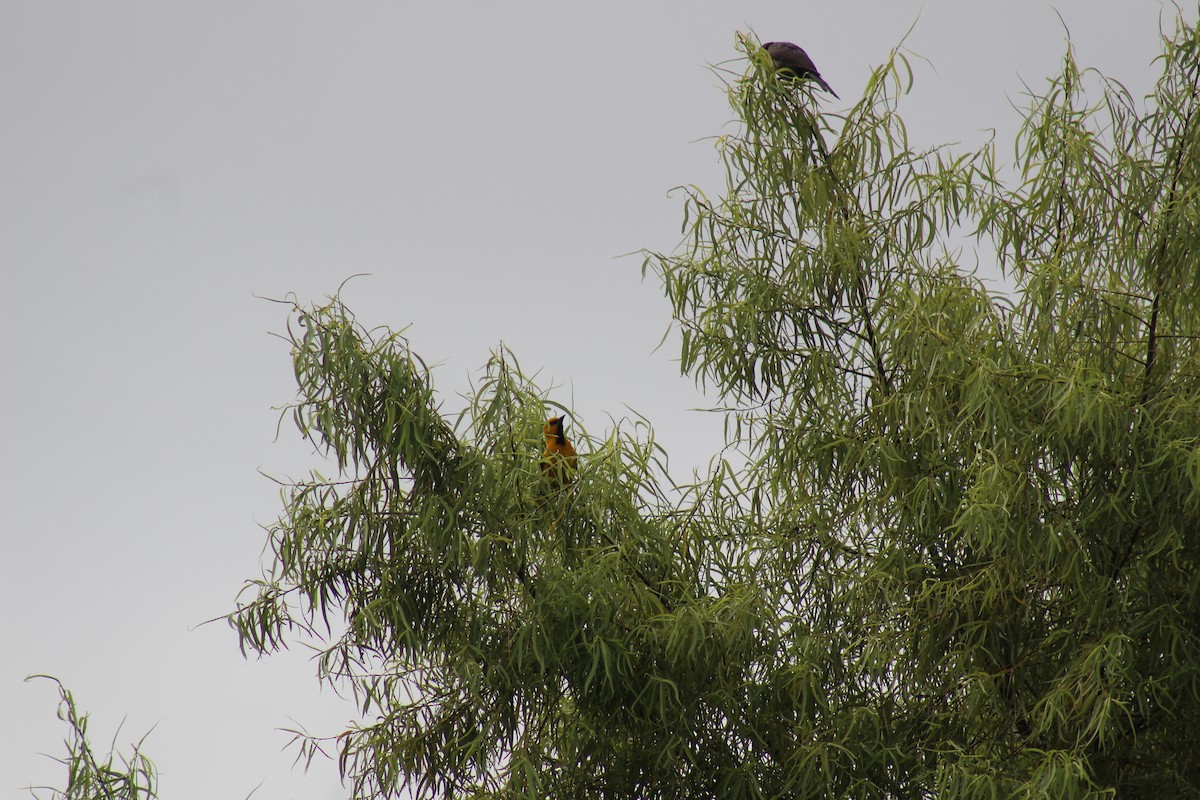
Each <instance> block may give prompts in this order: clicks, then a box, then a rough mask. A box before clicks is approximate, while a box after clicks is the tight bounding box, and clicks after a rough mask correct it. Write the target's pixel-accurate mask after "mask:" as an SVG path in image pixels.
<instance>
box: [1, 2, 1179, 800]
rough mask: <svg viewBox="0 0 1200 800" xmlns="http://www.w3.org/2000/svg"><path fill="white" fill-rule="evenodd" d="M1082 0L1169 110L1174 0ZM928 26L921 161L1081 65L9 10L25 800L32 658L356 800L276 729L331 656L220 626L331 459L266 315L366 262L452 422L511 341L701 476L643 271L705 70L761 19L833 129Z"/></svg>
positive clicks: (1006, 19) (716, 436)
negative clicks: (831, 117) (753, 44)
mask: <svg viewBox="0 0 1200 800" xmlns="http://www.w3.org/2000/svg"><path fill="white" fill-rule="evenodd" d="M1056 7H1057V9H1058V11H1059V13H1061V15H1062V17H1063V18H1064V19H1065V21H1066V24H1067V26H1068V27H1069V29H1070V33H1071V37H1072V39H1073V42H1074V45H1075V48H1076V51H1077V56H1078V58H1079V60H1080V62H1081V63H1083V64H1085V65H1092V66H1095V67H1098V68H1100V69H1101V70H1102V71H1104V72H1105V73H1107V74H1108V75H1110V76H1112V77H1115V78H1117V79H1119V80H1121V81H1122V82H1123V83H1125V85H1126V86H1127V87H1129V89H1130V90H1131V91H1132V92H1133V93H1134V94H1135V96H1141V95H1143V94H1145V93H1146V92H1147V91H1148V90H1149V89H1150V87H1151V86H1152V83H1153V80H1154V79H1155V77H1156V76H1157V75H1158V73H1159V67H1158V65H1156V64H1152V63H1151V62H1152V60H1153V59H1154V57H1155V56H1156V55H1157V54H1158V52H1159V42H1158V31H1159V28H1160V16H1161V19H1162V20H1163V21H1162V25H1163V27H1165V28H1166V29H1168V30H1170V29H1173V27H1174V23H1173V19H1174V15H1175V13H1176V12H1175V10H1174V7H1172V6H1167V7H1166V8H1165V10H1164V7H1163V4H1162V3H1159V2H1157V1H1156V0H1109V1H1107V2H1101V1H1098V0H1069V1H1068V0H1064V1H1063V2H1059V3H1057V4H1056ZM335 9H336V10H335ZM1188 13H1190V14H1192V17H1191V18H1194V14H1195V9H1194V8H1193V9H1191V11H1189V12H1188ZM914 23H915V27H914V29H913V31H912V33H911V34H910V35H909V36H908V39H907V42H906V45H907V47H908V48H910V49H911V50H913V51H915V52H916V53H918V54H920V55H921V56H923V57H924V58H925V59H928V62H929V63H926V62H924V61H920V60H915V59H914V61H913V65H914V68H915V73H916V81H917V82H916V87H915V89H914V91H913V93H912V94H911V95H910V96H909V97H908V98H906V99H905V100H904V101H903V102H902V105H901V112H902V114H903V115H904V117H905V119H906V121H907V123H908V126H909V131H910V136H911V139H912V141H913V142H914V144H918V145H932V144H937V143H945V142H955V141H960V142H964V143H967V144H971V145H977V144H978V143H980V142H981V141H983V139H984V136H985V134H984V133H982V131H983V130H984V129H987V128H996V129H997V130H998V131H1000V137H1001V140H1002V142H1003V144H1002V146H1001V150H1000V153H1001V157H1002V158H1004V159H1011V153H1012V148H1011V145H1010V144H1009V142H1010V141H1011V133H1012V131H1013V130H1014V126H1015V123H1016V120H1017V114H1016V112H1015V111H1014V110H1013V108H1012V103H1014V102H1015V103H1017V104H1018V105H1019V104H1020V102H1021V99H1020V96H1021V93H1022V92H1023V83H1022V82H1023V81H1024V82H1026V83H1028V84H1029V85H1030V86H1032V87H1035V88H1037V87H1041V86H1043V85H1044V81H1045V76H1047V75H1048V74H1050V73H1053V72H1054V71H1055V70H1056V69H1057V68H1058V65H1059V63H1060V60H1061V57H1062V53H1063V46H1064V36H1065V31H1064V28H1063V25H1062V23H1061V22H1060V21H1059V19H1058V17H1057V16H1056V14H1055V12H1054V10H1053V8H1052V7H1051V5H1049V4H1048V3H1045V2H1034V1H1031V0H1009V1H1008V2H1002V3H997V2H976V1H975V0H925V2H919V0H889V1H885V0H870V1H868V0H845V1H844V2H840V3H838V2H830V1H829V0H826V2H819V3H818V2H797V0H790V1H789V2H743V3H732V2H725V3H716V2H697V1H696V0H689V1H688V2H682V0H665V1H664V2H658V3H653V4H651V3H645V2H612V3H602V4H597V3H592V4H586V5H585V4H574V3H550V2H515V3H505V4H499V3H487V4H485V3H481V2H475V3H440V4H433V3H429V4H419V5H418V4H405V3H401V2H391V3H386V2H353V3H339V4H334V3H313V2H289V3H282V2H261V3H253V4H249V3H242V2H236V3H234V2H212V1H208V2H170V3H161V2H150V1H149V0H147V1H146V2H120V1H114V2H87V3H85V2H54V1H53V0H0V108H2V109H3V117H2V119H0V326H2V330H0V366H2V368H3V372H2V373H0V374H2V375H3V387H4V388H3V390H2V393H0V402H2V404H3V405H2V410H3V414H2V415H0V419H2V422H0V424H2V425H3V428H2V434H3V443H4V459H3V462H2V467H3V475H2V480H0V487H2V488H0V493H2V494H0V499H2V501H3V508H4V509H5V515H4V519H3V521H2V522H0V532H2V536H3V544H4V555H3V556H2V557H0V607H2V608H3V609H4V610H5V613H4V616H3V620H2V621H0V648H2V649H0V653H2V654H3V657H2V658H0V718H2V719H3V720H4V724H3V725H0V797H17V796H21V795H22V794H23V793H22V792H21V791H20V789H19V787H22V786H26V785H29V784H30V783H35V784H38V783H53V784H56V785H60V786H61V785H62V784H63V782H64V773H63V771H62V768H61V767H60V766H58V765H56V764H54V763H53V762H51V761H50V760H49V759H46V758H45V757H42V756H39V755H38V753H49V754H51V755H62V754H63V753H64V749H63V746H62V744H61V740H62V737H63V736H64V735H65V733H66V728H65V726H63V725H62V723H60V722H58V721H57V720H56V719H55V716H54V712H55V707H56V695H55V692H54V688H53V686H52V685H51V684H49V683H45V682H39V683H23V682H22V679H23V678H24V677H25V675H27V674H29V673H35V672H49V673H53V674H55V675H57V676H59V677H60V678H61V679H62V680H63V681H64V682H65V683H66V684H67V686H69V687H70V688H71V689H72V690H73V691H74V692H75V693H76V696H77V699H78V701H79V704H80V705H81V707H82V708H84V709H86V710H88V711H90V712H91V713H92V714H93V731H94V735H95V737H96V744H107V741H108V738H109V737H110V736H111V735H112V733H113V731H114V730H115V728H116V726H117V725H118V724H119V723H120V722H121V720H122V718H123V717H124V718H126V719H125V723H124V729H123V730H122V732H121V734H120V737H119V741H120V742H122V743H123V742H125V741H129V740H131V739H134V738H137V737H139V736H140V735H141V734H143V733H145V732H146V731H147V730H148V729H150V728H151V727H152V726H155V725H157V728H156V729H155V730H154V732H153V733H152V734H151V735H150V737H149V739H148V741H147V743H146V750H147V752H148V753H149V754H150V756H151V757H152V758H153V759H154V760H155V761H156V762H157V764H158V766H159V767H160V769H161V770H162V789H163V795H164V797H168V796H169V797H173V798H184V799H185V800H186V799H188V798H205V799H206V800H208V799H210V798H243V797H245V796H246V795H247V794H249V793H250V792H251V791H252V790H253V789H254V788H255V786H257V785H258V784H260V783H262V784H263V788H262V789H261V790H260V791H259V792H258V793H257V794H256V795H255V797H256V798H286V797H293V798H333V797H343V796H345V791H344V790H343V789H341V788H340V787H339V785H338V780H337V774H336V768H335V766H334V765H333V764H330V763H317V764H315V765H314V767H313V768H312V770H311V771H310V773H309V774H308V776H307V777H305V776H303V774H302V771H301V770H300V769H299V768H297V769H295V770H293V769H292V766H291V764H292V758H293V757H294V751H281V750H282V748H283V747H284V745H285V744H286V743H287V741H288V738H289V737H288V735H287V734H284V733H280V732H279V731H278V730H276V729H277V728H281V727H289V726H295V724H296V722H299V723H301V724H303V725H304V726H305V727H307V728H308V729H309V730H311V731H313V732H320V733H330V734H334V733H337V732H339V731H341V730H343V729H344V727H345V725H346V722H347V721H348V720H350V719H353V718H354V708H353V707H352V706H351V705H350V704H349V703H346V702H344V701H342V700H340V699H339V698H338V697H337V696H336V695H334V694H333V693H332V692H330V691H328V690H324V691H323V690H322V689H321V688H320V687H319V685H318V684H317V682H316V680H315V678H314V675H315V665H314V664H313V663H312V662H311V661H310V660H309V655H310V654H309V653H308V652H306V651H305V649H304V648H303V647H296V648H295V649H294V650H293V651H292V652H290V653H288V654H285V655H282V656H277V657H273V658H270V659H267V660H266V661H261V662H260V661H245V660H244V659H243V658H242V657H241V655H240V654H239V652H238V650H237V643H236V637H235V636H234V634H233V633H232V632H231V631H230V630H229V629H228V628H226V627H225V626H224V625H223V624H219V623H218V624H213V625H208V626H204V627H197V625H198V624H199V623H201V622H202V621H204V620H206V619H209V618H212V617H217V616H219V615H221V614H223V613H225V612H227V611H228V610H229V609H230V608H231V607H232V604H233V602H234V598H235V596H236V595H237V592H238V590H239V588H240V587H241V585H242V582H243V581H244V580H245V579H247V578H252V577H256V576H257V575H258V574H259V566H258V565H259V558H260V553H261V552H262V547H263V543H264V541H265V538H264V533H263V531H262V530H261V529H260V527H259V526H260V525H261V524H265V523H268V522H270V521H271V520H272V519H274V517H275V516H276V514H277V513H278V511H279V508H280V502H279V498H278V495H277V490H276V487H275V485H274V484H272V483H271V482H270V481H268V480H267V479H266V478H264V477H262V476H261V475H260V474H259V473H258V470H260V469H261V470H263V471H265V472H267V473H271V474H275V475H301V474H303V473H305V472H306V471H307V469H308V468H309V467H312V466H318V462H317V460H316V458H315V457H314V456H313V455H312V454H311V452H310V450H309V449H308V448H307V447H305V446H303V445H302V444H301V443H300V442H299V440H298V437H297V435H296V434H295V433H294V431H293V430H292V429H291V428H290V427H286V426H285V427H284V429H283V433H282V435H281V437H280V439H279V441H278V442H275V441H274V437H275V428H276V420H277V417H278V414H277V412H275V411H273V410H272V407H273V406H279V405H281V404H283V403H286V402H288V401H289V400H290V399H291V398H292V397H293V394H294V388H293V384H292V376H291V365H290V362H289V358H288V351H287V347H286V346H285V345H284V343H282V342H280V341H279V340H278V339H276V338H272V337H271V336H269V335H268V332H269V331H280V330H282V328H283V325H284V322H285V319H286V317H285V313H284V310H283V307H281V306H278V305H275V304H271V303H268V302H265V301H264V300H261V299H256V297H255V295H259V296H267V297H282V296H284V295H285V294H287V293H289V292H294V293H295V294H296V295H297V296H298V297H299V298H300V299H301V300H302V301H303V302H306V303H307V302H310V301H315V300H320V299H321V298H323V297H325V296H326V295H328V294H330V293H332V292H334V291H335V290H336V289H337V287H338V285H339V284H340V283H341V282H342V281H343V280H344V279H345V278H347V277H348V276H350V275H352V274H355V273H363V272H366V273H371V276H370V277H363V278H358V279H355V280H354V281H352V282H351V283H350V284H349V286H348V287H347V289H346V291H345V292H344V297H345V299H346V301H347V303H348V304H349V305H350V307H351V308H352V309H353V310H354V311H355V312H356V313H357V314H358V316H359V318H360V320H361V321H362V322H364V323H365V324H367V325H369V326H374V325H387V326H389V327H392V328H401V327H404V326H410V325H411V328H410V329H409V334H408V335H409V336H410V338H411V340H412V342H413V345H414V347H415V349H416V350H417V352H418V353H420V354H421V355H422V356H423V357H424V358H425V359H426V360H427V361H428V362H431V363H433V362H438V363H440V364H441V366H440V367H439V368H438V369H437V371H436V373H435V375H436V380H437V383H438V387H439V389H440V390H441V391H442V393H443V395H444V396H445V397H446V398H447V403H448V406H449V407H453V406H454V405H455V394H456V393H457V392H460V391H463V390H465V389H466V388H467V386H468V379H469V377H470V376H471V375H473V374H477V370H478V369H479V368H480V367H481V366H482V365H483V364H484V363H485V362H486V360H487V358H488V354H489V351H490V350H491V349H492V348H494V347H495V346H496V345H497V344H498V343H500V342H504V343H506V344H507V345H508V346H510V347H511V348H512V349H513V350H514V351H515V352H516V353H517V355H518V357H519V359H520V362H521V365H522V367H523V368H524V369H525V371H526V372H527V373H532V372H539V371H540V376H539V379H540V380H541V381H543V382H544V383H547V384H548V383H550V382H554V383H557V384H559V385H560V388H559V390H558V391H557V392H556V393H555V395H554V397H555V399H557V400H559V401H561V402H563V403H565V404H567V405H570V406H572V407H573V408H574V409H575V410H576V413H577V414H579V415H581V416H582V418H583V419H584V420H585V422H586V423H587V425H588V427H589V429H590V430H591V431H592V433H593V434H603V433H604V430H605V428H606V426H607V425H608V421H607V416H606V415H609V414H611V415H612V416H614V417H618V418H619V417H621V416H624V415H626V414H627V413H628V411H627V409H626V406H628V407H630V408H633V409H636V410H637V411H638V412H640V413H642V414H645V415H646V416H647V417H649V418H650V419H651V421H652V422H653V423H654V424H655V426H656V432H657V437H658V440H659V441H660V442H661V443H662V444H663V445H664V446H665V447H666V448H667V449H668V450H669V451H670V452H671V453H672V456H673V460H672V465H673V467H674V468H676V469H677V470H678V471H679V472H680V473H682V474H684V475H686V473H687V472H688V471H689V470H690V468H691V467H692V466H694V465H701V464H703V463H705V462H706V461H707V459H708V457H709V455H711V454H712V453H713V452H715V450H716V449H717V448H718V447H719V445H720V442H721V420H720V418H719V417H717V416H716V415H711V414H702V413H698V412H695V411H691V410H689V409H693V408H696V407H699V406H703V405H704V403H705V400H704V398H703V397H702V396H701V395H700V394H699V393H698V392H697V390H696V389H695V388H694V387H693V385H692V383H691V381H690V380H688V379H686V378H681V377H679V376H678V369H677V364H676V362H675V357H676V352H677V348H676V344H675V340H674V339H669V340H668V342H667V343H666V344H665V345H664V346H663V347H662V348H661V349H660V350H658V351H657V352H655V346H656V345H657V344H658V342H659V339H660V338H661V336H662V334H663V332H664V331H665V330H666V327H667V325H668V322H669V316H668V313H669V309H668V306H667V304H666V301H665V300H664V299H663V298H662V296H661V293H660V291H659V289H658V286H657V283H656V282H655V281H653V280H648V281H647V282H645V283H643V282H642V281H641V278H640V266H641V259H640V257H638V256H636V255H634V256H627V257H624V258H622V257H620V256H621V255H622V254H627V253H631V252H633V251H636V250H638V249H639V248H642V247H647V248H651V249H658V250H671V249H673V248H674V246H675V244H676V242H677V241H678V239H679V230H680V222H681V219H682V215H681V200H680V198H679V197H678V196H676V197H668V196H667V192H668V190H670V189H671V188H672V187H674V186H677V185H680V184H688V183H696V184H699V185H701V186H703V187H704V188H706V189H708V190H709V191H710V192H716V191H719V189H720V187H721V175H720V172H719V170H718V162H717V159H716V156H715V154H714V151H713V148H712V144H711V142H710V141H707V140H706V137H712V136H714V135H718V134H720V133H722V132H723V131H724V130H726V128H725V127H724V126H725V124H726V123H727V122H728V120H729V119H730V116H731V114H730V112H729V110H728V105H727V103H726V99H725V97H724V95H723V92H722V90H721V88H720V85H719V81H718V79H717V77H716V76H715V75H713V74H712V73H711V72H710V71H708V70H707V69H706V66H705V65H706V64H712V63H717V62H721V61H725V60H727V59H730V58H732V57H734V55H735V52H734V49H733V44H734V33H735V31H737V30H749V29H753V31H754V32H755V33H756V34H757V35H758V36H759V37H761V38H762V39H763V40H772V39H783V40H792V41H795V42H797V43H798V44H801V45H803V46H804V47H805V48H806V49H807V50H808V52H809V54H810V55H811V56H812V57H813V59H814V60H815V62H816V63H817V65H818V66H819V67H820V69H821V72H822V74H823V75H824V76H825V77H826V79H828V81H829V82H830V83H831V84H832V85H833V87H834V88H835V89H836V90H837V91H838V92H839V93H840V94H841V96H842V97H843V98H845V100H844V101H842V103H838V102H837V101H833V100H832V99H831V98H829V99H828V100H827V101H826V103H825V107H826V108H828V109H830V110H837V109H839V108H844V107H848V105H849V104H850V103H852V102H853V101H854V99H855V98H856V97H857V96H858V95H859V93H860V92H861V89H862V87H863V85H864V83H865V81H866V79H867V77H868V75H869V74H870V70H871V68H872V65H875V64H878V63H880V62H881V61H882V60H883V59H885V58H886V56H887V53H888V51H889V50H890V49H891V48H892V47H894V46H895V45H897V44H898V43H899V42H900V40H901V38H902V37H903V36H904V34H905V31H907V30H908V29H909V27H910V26H913V25H914ZM731 66H734V68H737V67H736V65H731ZM293 720H294V721H293Z"/></svg>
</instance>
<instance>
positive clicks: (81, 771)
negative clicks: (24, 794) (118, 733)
mask: <svg viewBox="0 0 1200 800" xmlns="http://www.w3.org/2000/svg"><path fill="white" fill-rule="evenodd" d="M33 678H46V679H48V680H51V681H54V683H55V684H56V685H57V686H58V695H59V704H58V718H59V719H61V720H62V721H63V722H65V723H67V726H68V727H69V728H70V729H71V731H70V736H69V737H68V738H67V740H66V745H67V757H66V758H64V759H55V760H56V761H58V762H59V763H61V764H62V765H63V766H65V767H66V768H67V788H66V789H64V790H59V789H53V788H50V787H45V786H41V787H36V788H34V787H30V791H31V792H32V793H33V796H34V797H38V794H37V789H49V791H50V792H51V794H50V797H51V798H52V800H154V799H155V798H157V797H158V770H157V769H155V767H154V763H153V762H152V761H150V759H149V758H147V757H146V754H145V753H143V752H142V744H143V742H145V740H146V737H145V736H143V737H142V738H141V739H140V740H139V741H138V742H137V743H135V744H134V745H133V747H132V749H131V750H130V753H129V755H128V756H118V755H116V754H115V753H114V752H113V751H112V750H111V749H110V750H109V752H108V754H107V755H104V756H100V755H99V754H98V753H97V752H96V750H95V747H94V746H93V745H92V742H91V739H89V738H88V715H87V714H82V713H80V712H79V710H78V708H77V707H76V705H75V697H74V695H72V694H71V692H70V691H68V690H67V688H66V687H65V686H63V685H62V684H61V683H60V682H59V680H58V679H57V678H54V677H51V676H49V675H31V676H30V677H28V678H26V680H32V679H33ZM146 735H147V736H148V735H149V734H146ZM118 759H120V762H121V763H120V765H119V766H118V765H117V760H118Z"/></svg>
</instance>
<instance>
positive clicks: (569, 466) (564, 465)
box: [539, 417, 579, 486]
mask: <svg viewBox="0 0 1200 800" xmlns="http://www.w3.org/2000/svg"><path fill="white" fill-rule="evenodd" d="M542 435H543V436H545V437H546V451H545V452H544V453H542V458H541V461H540V462H539V464H540V466H541V468H542V474H543V475H545V476H546V477H547V478H548V479H549V480H550V483H552V484H553V485H554V486H563V485H565V484H568V483H570V482H571V481H572V480H574V479H575V470H577V469H579V456H578V455H576V454H575V448H574V447H572V446H571V442H570V440H568V439H567V435H566V434H565V433H563V418H562V417H551V418H550V419H548V420H546V424H545V425H543V426H542Z"/></svg>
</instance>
